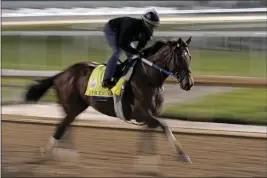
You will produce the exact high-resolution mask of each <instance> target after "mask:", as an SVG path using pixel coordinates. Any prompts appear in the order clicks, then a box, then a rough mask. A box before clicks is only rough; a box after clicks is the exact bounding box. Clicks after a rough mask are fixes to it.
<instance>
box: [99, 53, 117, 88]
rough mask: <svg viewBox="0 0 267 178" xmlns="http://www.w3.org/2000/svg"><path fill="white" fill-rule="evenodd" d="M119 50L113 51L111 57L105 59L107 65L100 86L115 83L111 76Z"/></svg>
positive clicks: (108, 86) (114, 69)
mask: <svg viewBox="0 0 267 178" xmlns="http://www.w3.org/2000/svg"><path fill="white" fill-rule="evenodd" d="M119 56H120V51H119V50H118V51H115V52H114V53H113V55H112V56H111V58H110V59H109V60H108V61H107V66H106V70H105V74H104V78H103V82H102V87H104V88H106V87H107V88H110V87H113V86H114V85H115V82H113V81H112V77H113V76H114V74H115V71H116V66H117V60H118V59H119Z"/></svg>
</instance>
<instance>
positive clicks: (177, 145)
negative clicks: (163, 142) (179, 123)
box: [154, 118, 192, 164]
mask: <svg viewBox="0 0 267 178" xmlns="http://www.w3.org/2000/svg"><path fill="white" fill-rule="evenodd" d="M154 119H155V120H156V121H157V122H158V124H159V125H160V127H161V128H162V129H163V131H164V133H165V135H166V136H167V138H168V141H169V142H170V144H171V145H172V146H174V148H176V150H177V152H178V154H179V156H180V159H181V160H182V161H184V162H188V163H191V164H192V161H191V160H190V158H189V156H188V155H187V154H186V153H185V151H184V150H183V148H182V145H181V144H180V143H179V142H178V141H177V140H176V138H175V137H174V135H173V133H172V131H171V129H170V127H169V126H168V125H167V123H165V122H164V121H162V120H159V119H157V118H154Z"/></svg>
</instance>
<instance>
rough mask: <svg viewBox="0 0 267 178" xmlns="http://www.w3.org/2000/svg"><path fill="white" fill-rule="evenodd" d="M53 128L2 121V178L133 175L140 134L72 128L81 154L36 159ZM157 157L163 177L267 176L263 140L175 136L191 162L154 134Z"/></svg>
mask: <svg viewBox="0 0 267 178" xmlns="http://www.w3.org/2000/svg"><path fill="white" fill-rule="evenodd" d="M53 131H54V126H49V125H37V124H22V123H6V122H2V165H3V166H2V175H3V176H5V177H6V176H12V177H14V176H26V177H31V176H49V177H50V176H51V177H55V176H72V177H73V176H90V177H99V176H105V177H107V176H110V177H111V176H113V177H121V176H127V177H129V176H130V177H134V176H144V175H140V174H137V172H136V170H134V169H133V165H134V164H133V163H134V160H135V158H136V153H137V143H138V139H139V136H140V133H139V132H137V131H125V130H124V131H120V130H111V129H100V128H90V129H89V128H84V127H83V128H82V127H75V128H73V134H74V136H73V138H74V139H73V140H74V141H75V146H76V148H77V149H78V151H79V153H80V158H79V159H77V160H75V159H71V160H70V159H67V158H65V159H63V160H58V159H53V160H49V161H46V162H38V161H36V160H38V159H36V158H38V155H39V146H42V145H44V144H45V143H46V142H47V140H48V138H49V137H50V135H51V134H52V133H53ZM154 135H155V137H156V140H157V147H158V154H160V155H161V162H160V170H161V173H162V176H172V177H184V176H187V177H192V176H195V177H196V176H197V177H200V176H201V177H215V176H217V177H219V176H220V177H234V176H236V177H241V176H242V177H244V176H248V177H255V176H262V177H267V155H266V153H267V152H266V146H267V141H266V140H264V139H251V138H250V139H249V138H237V137H236V138H234V137H218V136H204V135H182V134H179V135H178V134H176V135H175V136H176V138H177V139H178V140H179V141H180V143H181V144H182V145H183V146H184V149H185V150H186V152H187V153H188V154H189V155H190V156H191V159H192V161H193V164H192V165H189V164H185V163H183V162H180V161H178V160H177V159H176V155H175V154H174V152H173V151H172V150H173V149H172V147H170V146H169V144H168V142H167V139H166V138H165V137H164V136H163V134H160V133H155V134H154Z"/></svg>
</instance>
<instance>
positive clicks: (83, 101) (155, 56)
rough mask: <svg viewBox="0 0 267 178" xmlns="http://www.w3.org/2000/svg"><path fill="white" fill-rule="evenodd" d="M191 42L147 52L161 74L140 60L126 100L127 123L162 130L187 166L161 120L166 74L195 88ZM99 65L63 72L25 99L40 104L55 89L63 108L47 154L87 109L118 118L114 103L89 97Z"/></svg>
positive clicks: (158, 46) (163, 43) (156, 46)
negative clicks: (49, 90) (91, 108)
mask: <svg viewBox="0 0 267 178" xmlns="http://www.w3.org/2000/svg"><path fill="white" fill-rule="evenodd" d="M190 41H191V37H190V38H189V39H188V40H187V41H184V40H182V39H181V38H179V39H178V40H172V41H157V42H155V43H154V45H152V46H151V47H148V48H146V49H144V51H143V52H144V54H145V56H146V58H147V60H148V61H150V62H151V63H153V64H155V65H157V66H158V67H160V70H159V68H155V67H151V66H149V65H147V64H145V63H144V62H142V61H141V60H138V61H137V63H136V65H135V67H134V72H133V74H132V76H131V80H130V81H129V83H128V84H127V86H126V88H125V91H124V97H123V98H122V102H123V112H124V115H125V119H126V120H131V119H134V120H136V121H137V122H143V123H145V125H146V127H147V128H148V129H155V128H157V127H160V128H162V129H163V131H164V133H165V135H166V136H167V138H168V140H169V142H170V143H171V144H172V145H173V146H174V147H175V148H176V150H177V151H178V154H179V156H180V158H181V159H182V160H183V161H185V162H191V161H190V159H189V157H188V156H187V155H186V154H185V152H184V151H183V149H182V147H181V145H180V144H179V142H178V141H177V140H176V139H175V137H174V136H173V134H172V132H171V130H170V128H169V127H168V126H167V124H166V123H165V122H164V121H163V120H160V119H158V118H157V116H158V115H159V113H160V111H161V108H162V104H163V100H164V99H163V94H162V90H161V88H162V87H163V84H164V81H165V79H166V78H167V77H168V75H167V74H166V73H163V72H162V70H165V71H168V72H170V73H171V74H173V76H175V77H176V78H177V80H178V82H179V83H180V87H181V88H182V89H183V90H186V91H188V90H190V88H191V87H192V86H193V84H194V81H193V78H192V77H191V71H190V67H189V66H190V61H191V55H190V52H189V48H188V45H189V43H190ZM97 65H99V64H98V63H93V62H84V63H77V64H74V65H72V66H70V67H69V68H67V69H66V70H64V71H63V72H61V73H59V74H57V75H55V76H51V77H49V78H46V79H43V80H41V81H39V82H38V83H37V84H34V85H32V86H30V87H29V89H28V91H27V93H26V97H25V99H26V101H34V102H37V101H38V100H39V99H40V98H41V97H42V96H43V95H44V94H45V92H46V91H47V90H48V89H49V88H50V87H52V86H53V87H54V89H55V90H56V94H57V97H58V101H59V104H61V106H62V107H63V109H64V111H65V113H66V117H65V118H64V119H63V120H62V121H61V122H60V123H59V124H58V125H57V128H56V130H55V133H54V135H53V137H51V139H50V141H49V143H48V144H47V145H46V147H44V148H43V149H44V151H45V152H46V153H47V152H50V151H51V150H52V149H53V147H55V145H56V143H57V142H58V141H59V140H60V139H61V138H62V137H63V135H64V133H65V131H66V129H67V127H68V126H69V125H70V124H71V123H72V122H73V121H74V119H75V118H76V116H78V115H79V114H80V113H81V112H83V111H84V110H85V109H86V108H87V107H89V106H91V107H93V108H94V109H96V110H97V111H99V112H100V113H103V114H105V115H108V116H112V117H116V113H115V111H114V103H113V101H105V102H95V101H93V99H92V97H89V96H86V95H85V90H86V88H87V84H88V79H89V77H90V75H91V73H92V71H93V69H94V68H95V67H96V66H97Z"/></svg>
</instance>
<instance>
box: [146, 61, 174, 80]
mask: <svg viewBox="0 0 267 178" xmlns="http://www.w3.org/2000/svg"><path fill="white" fill-rule="evenodd" d="M141 61H142V62H143V63H145V64H147V65H149V66H151V67H153V68H155V69H157V70H159V71H160V72H162V73H165V74H166V75H168V76H171V77H173V78H175V79H176V80H178V78H177V77H176V75H174V74H173V73H172V72H169V71H167V70H165V69H163V68H161V67H159V66H158V65H156V64H153V63H152V62H151V61H149V60H147V59H145V58H141Z"/></svg>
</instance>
